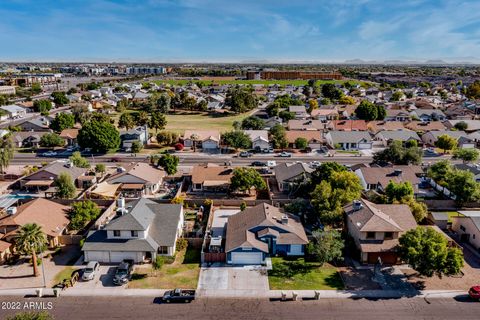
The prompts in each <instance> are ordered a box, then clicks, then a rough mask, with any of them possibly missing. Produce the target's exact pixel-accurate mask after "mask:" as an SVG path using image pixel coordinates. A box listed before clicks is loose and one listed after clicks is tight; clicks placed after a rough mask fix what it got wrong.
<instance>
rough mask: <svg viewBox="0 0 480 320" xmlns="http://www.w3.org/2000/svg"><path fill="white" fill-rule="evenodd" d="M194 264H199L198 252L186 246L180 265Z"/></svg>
mask: <svg viewBox="0 0 480 320" xmlns="http://www.w3.org/2000/svg"><path fill="white" fill-rule="evenodd" d="M194 263H197V264H200V250H198V249H195V248H193V247H191V246H188V247H187V251H186V252H185V256H184V258H183V262H182V264H194Z"/></svg>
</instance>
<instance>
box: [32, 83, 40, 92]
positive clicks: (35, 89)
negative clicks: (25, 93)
mask: <svg viewBox="0 0 480 320" xmlns="http://www.w3.org/2000/svg"><path fill="white" fill-rule="evenodd" d="M31 90H32V93H33V94H39V93H41V92H42V91H43V90H42V85H41V84H40V83H32V87H31Z"/></svg>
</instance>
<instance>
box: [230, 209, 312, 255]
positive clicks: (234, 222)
mask: <svg viewBox="0 0 480 320" xmlns="http://www.w3.org/2000/svg"><path fill="white" fill-rule="evenodd" d="M307 243H308V239H307V235H306V234H305V230H304V228H303V226H302V223H301V222H300V219H299V218H298V217H296V216H293V215H291V214H289V213H286V212H283V211H282V209H280V208H277V207H274V206H271V205H269V204H266V203H262V204H259V205H257V206H255V207H251V208H247V209H245V210H243V211H241V212H239V213H237V214H234V215H231V216H229V217H228V220H227V232H226V241H225V252H226V253H227V263H229V264H263V263H265V258H266V257H267V256H269V255H277V254H278V255H284V256H303V255H304V254H305V245H306V244H307Z"/></svg>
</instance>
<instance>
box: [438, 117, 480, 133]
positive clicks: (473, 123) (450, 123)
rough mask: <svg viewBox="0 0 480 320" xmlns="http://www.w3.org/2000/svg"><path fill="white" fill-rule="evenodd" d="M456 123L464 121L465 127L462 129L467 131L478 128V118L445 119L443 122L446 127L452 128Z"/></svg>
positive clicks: (479, 121)
mask: <svg viewBox="0 0 480 320" xmlns="http://www.w3.org/2000/svg"><path fill="white" fill-rule="evenodd" d="M458 123H465V124H466V125H467V128H466V129H465V130H464V131H465V132H467V133H472V132H475V131H479V130H480V120H447V121H445V122H444V123H443V124H444V125H445V126H446V127H447V129H453V128H455V125H457V124H458Z"/></svg>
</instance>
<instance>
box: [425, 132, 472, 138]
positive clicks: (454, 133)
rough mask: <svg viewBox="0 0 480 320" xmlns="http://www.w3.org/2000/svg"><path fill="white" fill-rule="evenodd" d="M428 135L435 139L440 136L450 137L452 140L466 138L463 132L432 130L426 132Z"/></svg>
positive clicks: (466, 135)
mask: <svg viewBox="0 0 480 320" xmlns="http://www.w3.org/2000/svg"><path fill="white" fill-rule="evenodd" d="M428 133H429V134H431V135H432V136H434V137H435V138H438V137H440V136H443V135H445V134H446V135H447V136H450V137H452V138H455V139H459V138H461V137H466V138H468V134H467V133H465V131H460V130H458V131H449V130H434V131H429V132H428Z"/></svg>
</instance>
